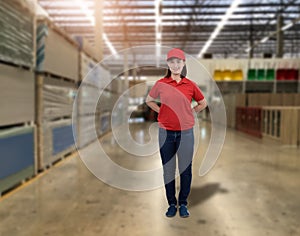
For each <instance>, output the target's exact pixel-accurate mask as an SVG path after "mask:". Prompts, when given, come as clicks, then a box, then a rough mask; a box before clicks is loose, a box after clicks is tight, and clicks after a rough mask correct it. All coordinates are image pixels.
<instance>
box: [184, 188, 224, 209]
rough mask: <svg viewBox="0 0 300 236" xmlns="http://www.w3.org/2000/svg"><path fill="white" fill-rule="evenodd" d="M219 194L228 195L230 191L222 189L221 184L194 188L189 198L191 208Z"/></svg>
mask: <svg viewBox="0 0 300 236" xmlns="http://www.w3.org/2000/svg"><path fill="white" fill-rule="evenodd" d="M217 193H222V194H225V193H228V190H227V189H225V188H222V187H221V186H220V184H219V183H210V184H206V185H204V186H202V187H198V188H193V187H192V190H191V194H190V197H189V205H190V206H191V207H193V206H196V205H199V204H201V203H203V202H204V201H206V200H208V199H209V198H211V197H213V196H214V195H215V194H217Z"/></svg>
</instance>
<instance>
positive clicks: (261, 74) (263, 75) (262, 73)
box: [257, 69, 266, 80]
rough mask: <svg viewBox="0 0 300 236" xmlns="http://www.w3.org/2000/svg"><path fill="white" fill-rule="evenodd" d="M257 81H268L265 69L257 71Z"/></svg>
mask: <svg viewBox="0 0 300 236" xmlns="http://www.w3.org/2000/svg"><path fill="white" fill-rule="evenodd" d="M257 79H258V80H265V79H266V71H265V70H264V69H258V70H257Z"/></svg>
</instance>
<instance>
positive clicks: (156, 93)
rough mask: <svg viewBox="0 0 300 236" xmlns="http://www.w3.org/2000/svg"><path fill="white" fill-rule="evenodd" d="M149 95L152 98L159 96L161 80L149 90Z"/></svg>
mask: <svg viewBox="0 0 300 236" xmlns="http://www.w3.org/2000/svg"><path fill="white" fill-rule="evenodd" d="M149 96H150V97H152V98H158V97H159V82H158V81H157V82H156V83H155V84H154V86H153V87H152V88H151V90H150V92H149Z"/></svg>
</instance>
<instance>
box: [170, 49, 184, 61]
mask: <svg viewBox="0 0 300 236" xmlns="http://www.w3.org/2000/svg"><path fill="white" fill-rule="evenodd" d="M172 57H176V58H179V59H181V60H185V55H184V52H183V51H182V50H180V49H179V48H173V49H171V50H170V51H169V52H168V55H167V60H169V59H170V58H172Z"/></svg>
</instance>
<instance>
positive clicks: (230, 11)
mask: <svg viewBox="0 0 300 236" xmlns="http://www.w3.org/2000/svg"><path fill="white" fill-rule="evenodd" d="M240 2H241V0H234V1H233V2H232V3H231V5H230V7H229V8H228V9H227V11H226V14H225V15H224V16H223V17H222V19H221V21H220V22H219V24H218V26H217V27H216V28H215V30H214V32H213V33H212V34H211V35H210V37H209V39H208V41H207V42H206V43H205V45H204V47H203V48H202V49H201V51H200V52H199V54H198V57H202V56H203V54H204V53H205V52H206V51H207V49H208V48H209V47H210V45H211V44H212V43H213V41H214V39H215V38H216V37H217V36H218V34H219V33H220V31H221V30H222V29H223V27H224V25H226V23H227V21H228V20H229V18H230V17H231V16H232V14H233V13H234V11H235V10H236V9H237V8H238V5H239V4H240Z"/></svg>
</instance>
